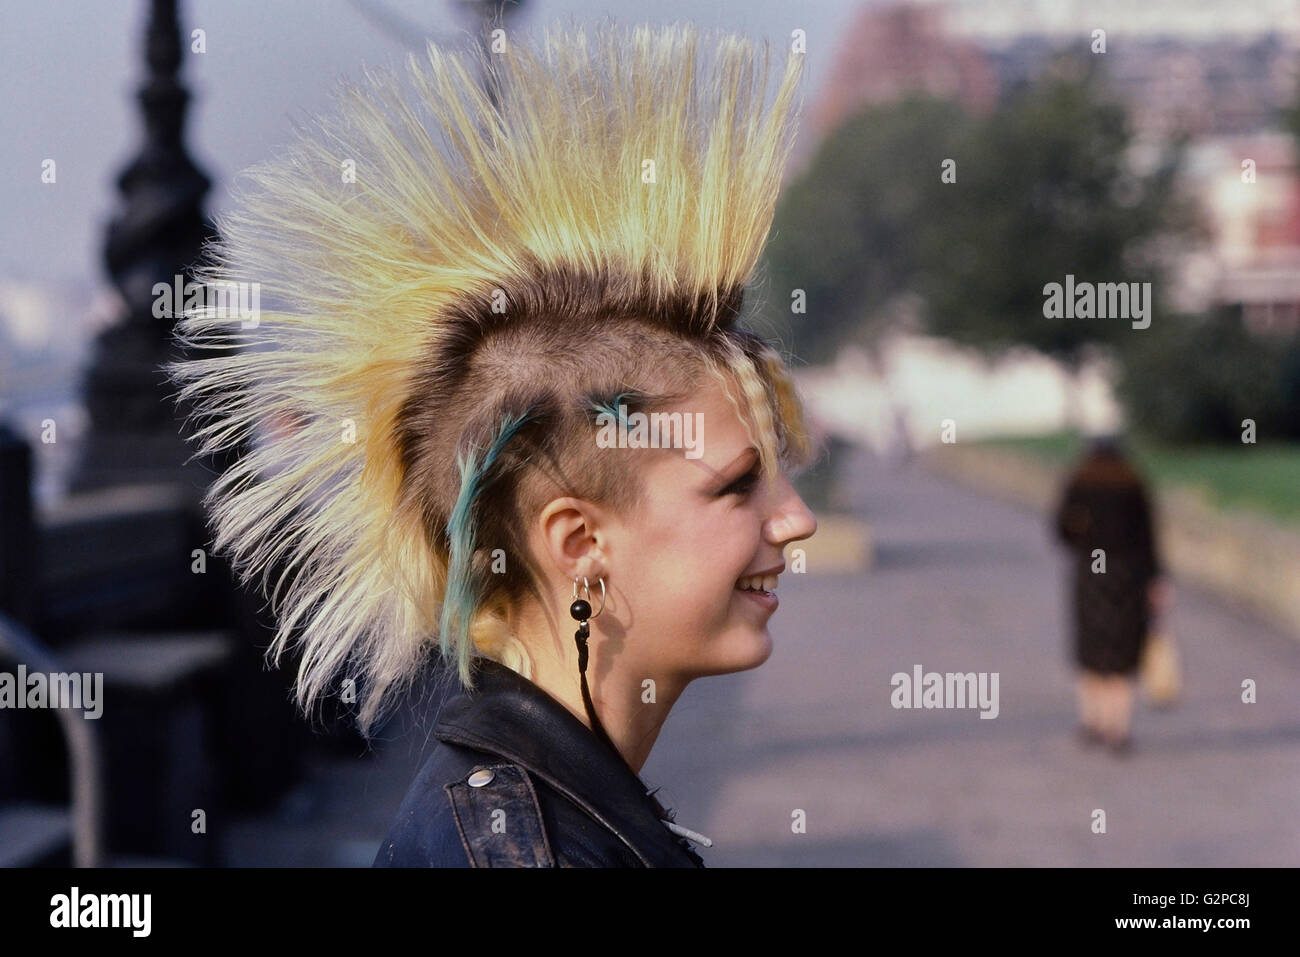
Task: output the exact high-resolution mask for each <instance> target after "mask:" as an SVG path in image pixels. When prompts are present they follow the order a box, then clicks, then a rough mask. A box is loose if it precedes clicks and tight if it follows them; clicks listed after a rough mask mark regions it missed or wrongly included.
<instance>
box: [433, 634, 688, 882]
mask: <svg viewBox="0 0 1300 957" xmlns="http://www.w3.org/2000/svg"><path fill="white" fill-rule="evenodd" d="M474 677H475V681H474V683H475V690H474V691H473V692H462V693H461V694H458V695H454V696H452V697H451V698H449V699H448V700H447V701H446V703H445V704H444V705H443V707H442V711H441V713H440V714H439V717H438V722H437V724H436V725H435V727H434V729H433V733H434V736H435V737H437V738H438V739H439V740H440V741H447V742H450V743H452V744H459V745H463V746H465V747H470V748H476V749H478V750H482V751H488V752H490V753H493V754H498V755H500V756H502V757H503V758H506V759H507V760H509V761H512V762H514V763H516V764H519V765H521V766H523V767H524V768H526V769H527V770H528V771H530V772H531V773H533V774H535V775H537V776H538V777H539V778H541V779H542V780H543V781H545V782H546V783H547V784H549V785H550V786H551V787H552V788H554V789H555V790H557V791H559V792H560V793H562V794H564V795H565V796H566V797H568V798H570V799H571V800H573V801H574V802H576V803H577V804H578V805H579V806H581V807H582V808H583V809H584V810H586V811H587V813H589V814H591V815H592V816H593V817H595V818H596V819H597V820H598V821H600V822H601V823H602V824H603V825H605V826H606V827H608V828H609V829H610V830H611V831H613V832H614V833H615V834H617V835H618V837H619V838H620V839H622V841H623V842H624V843H625V844H626V845H627V846H628V847H629V848H630V849H631V850H632V852H633V853H634V854H636V856H637V857H638V858H639V859H640V860H641V861H642V863H644V864H645V865H647V866H649V867H668V866H674V865H676V866H680V865H681V864H682V862H683V858H684V857H685V856H687V854H689V855H690V856H691V858H692V859H693V860H698V858H697V857H696V856H695V855H694V852H692V851H690V850H689V848H687V847H686V846H685V844H684V843H679V841H678V839H677V838H676V837H675V835H673V833H672V832H671V831H669V830H668V828H667V827H665V826H664V823H663V822H664V820H667V819H668V816H667V813H666V812H665V811H664V809H663V807H662V805H660V804H659V802H658V801H657V800H655V798H654V797H653V796H652V795H650V794H648V793H647V788H646V787H645V785H644V783H642V781H641V779H640V777H639V776H637V774H636V773H635V772H633V770H632V769H631V768H630V767H628V765H627V762H626V761H624V760H623V758H622V757H621V756H620V755H618V754H616V753H615V752H613V751H611V750H610V749H609V748H608V747H607V746H606V745H605V744H604V743H603V742H601V741H600V739H599V738H597V737H596V736H595V735H594V734H593V733H592V731H591V729H589V728H588V727H587V726H586V725H585V724H583V723H582V722H581V721H579V720H578V719H577V718H576V717H575V716H574V715H573V714H571V713H570V712H569V710H568V709H567V708H565V707H564V705H562V704H560V702H558V701H556V700H555V699H554V698H553V697H551V696H550V695H549V694H547V693H546V692H545V691H543V690H542V689H541V688H539V687H538V686H537V685H535V684H533V683H532V682H531V681H529V680H528V679H526V678H524V677H523V676H522V675H520V674H518V673H517V672H515V671H513V670H511V669H510V668H507V667H506V666H505V665H503V664H500V663H499V662H496V661H493V660H491V659H489V658H482V657H480V658H476V659H475V665H474Z"/></svg>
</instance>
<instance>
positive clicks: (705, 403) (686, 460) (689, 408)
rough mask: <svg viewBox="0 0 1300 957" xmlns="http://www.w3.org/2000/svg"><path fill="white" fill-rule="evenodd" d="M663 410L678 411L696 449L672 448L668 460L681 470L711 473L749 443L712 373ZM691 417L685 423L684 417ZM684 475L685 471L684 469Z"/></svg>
mask: <svg viewBox="0 0 1300 957" xmlns="http://www.w3.org/2000/svg"><path fill="white" fill-rule="evenodd" d="M731 388H732V390H733V392H734V393H735V395H736V402H740V401H741V396H740V392H739V389H738V388H737V387H736V386H735V385H734V384H732V385H731ZM662 411H664V412H668V413H680V414H681V415H682V420H683V426H684V428H686V427H689V428H690V429H691V430H692V431H691V438H692V439H693V441H694V443H696V445H695V449H693V450H689V451H690V454H689V455H688V454H687V451H688V450H687V449H677V448H675V449H673V450H672V454H671V456H669V458H671V460H672V461H673V462H674V463H675V465H676V466H678V467H679V468H681V469H683V470H690V471H691V472H695V471H698V470H701V469H703V471H705V472H707V473H709V474H713V473H715V472H717V471H719V470H721V469H725V468H726V467H727V466H728V465H730V464H732V463H733V462H734V461H735V459H736V457H737V456H738V455H740V454H741V453H742V452H743V451H744V450H745V449H747V448H748V447H749V446H750V445H751V444H752V442H751V439H750V435H749V431H748V430H747V429H746V427H745V421H744V420H743V419H741V417H740V413H739V411H738V410H737V408H736V403H735V402H732V400H731V399H730V398H728V397H727V394H726V392H724V391H723V388H722V384H721V383H720V382H718V380H717V379H715V378H714V377H712V376H707V377H705V378H704V379H703V380H702V381H701V382H700V384H699V386H698V387H697V388H696V389H695V391H693V392H692V393H690V394H688V395H687V396H685V397H683V398H681V399H678V400H677V401H675V402H672V403H668V404H666V405H665V406H664V407H663V409H662ZM687 416H690V417H691V421H690V423H689V424H688V423H687V422H686V417H687ZM683 474H685V472H683Z"/></svg>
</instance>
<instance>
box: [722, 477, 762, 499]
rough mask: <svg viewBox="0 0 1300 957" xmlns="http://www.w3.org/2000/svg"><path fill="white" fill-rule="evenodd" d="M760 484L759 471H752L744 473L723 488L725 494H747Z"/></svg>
mask: <svg viewBox="0 0 1300 957" xmlns="http://www.w3.org/2000/svg"><path fill="white" fill-rule="evenodd" d="M757 484H758V472H757V471H752V472H747V473H745V474H744V475H742V476H741V477H740V478H738V479H736V481H734V482H732V483H731V484H730V485H728V486H727V487H726V488H724V489H723V490H722V494H723V495H747V494H749V493H750V492H752V491H753V490H754V486H755V485H757Z"/></svg>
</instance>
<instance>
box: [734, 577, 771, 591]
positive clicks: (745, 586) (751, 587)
mask: <svg viewBox="0 0 1300 957" xmlns="http://www.w3.org/2000/svg"><path fill="white" fill-rule="evenodd" d="M776 579H777V576H776V575H750V576H748V577H746V578H742V579H740V581H738V582H737V583H736V587H737V588H739V589H741V590H742V591H776Z"/></svg>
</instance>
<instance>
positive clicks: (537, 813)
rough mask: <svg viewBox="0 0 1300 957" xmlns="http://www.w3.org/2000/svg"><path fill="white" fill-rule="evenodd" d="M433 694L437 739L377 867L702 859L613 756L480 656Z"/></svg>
mask: <svg viewBox="0 0 1300 957" xmlns="http://www.w3.org/2000/svg"><path fill="white" fill-rule="evenodd" d="M475 684H476V688H475V691H474V692H473V693H472V694H470V693H467V692H464V691H463V690H462V691H460V692H459V693H458V694H455V695H454V696H452V697H450V698H449V699H448V700H447V701H446V702H445V703H444V705H443V707H442V710H441V712H440V714H439V716H438V720H437V723H436V724H435V726H434V730H433V734H434V737H436V738H437V740H438V744H437V745H436V746H435V748H434V750H433V752H432V753H431V754H430V755H429V757H428V759H427V760H426V761H425V763H424V766H423V768H422V769H421V770H420V773H419V775H418V776H417V777H416V779H415V782H414V783H413V784H412V785H411V788H410V791H409V792H408V793H407V795H406V799H405V800H404V801H403V802H402V806H401V808H400V809H399V811H398V813H397V820H396V822H395V823H394V824H393V827H392V829H391V830H390V831H389V833H388V837H387V838H386V839H385V840H384V843H383V844H382V845H381V846H380V849H379V854H378V855H377V856H376V858H375V863H374V866H376V867H703V866H704V862H703V861H702V860H701V859H700V857H699V856H698V855H697V854H695V852H694V851H692V850H691V849H690V845H689V844H687V843H686V841H685V839H684V838H681V837H678V836H677V835H676V834H674V833H673V832H672V831H671V830H669V829H668V828H667V827H666V826H665V824H664V821H665V820H670V819H671V815H670V814H669V812H667V811H666V810H665V809H664V808H663V806H662V805H661V804H660V803H659V802H658V801H657V800H655V798H654V796H653V795H652V794H650V793H649V792H648V790H647V789H646V787H645V785H644V784H643V783H642V782H641V779H640V777H638V776H637V775H636V774H635V773H634V772H633V771H632V769H631V768H630V767H629V766H628V765H627V763H626V762H625V761H624V760H623V758H622V757H621V756H620V755H619V754H617V753H616V752H615V751H613V750H612V749H610V748H609V747H608V746H607V745H605V744H604V743H602V742H601V741H600V739H599V738H597V737H596V736H595V735H594V734H593V733H592V732H591V730H590V729H589V728H588V727H587V726H586V725H585V724H583V723H582V722H581V721H579V720H578V719H577V718H576V717H574V716H573V714H571V713H570V712H569V710H568V709H567V708H565V707H564V706H563V705H562V704H560V703H559V702H558V701H556V700H555V699H554V698H552V697H551V696H550V695H548V694H547V693H546V692H544V691H543V690H542V689H541V688H539V687H537V686H536V685H534V684H533V683H532V682H530V681H528V680H527V679H525V678H524V677H522V676H521V675H519V674H518V673H516V672H515V671H512V670H511V669H509V668H507V667H506V666H504V665H502V664H499V663H497V662H495V661H492V660H490V659H487V658H479V659H477V660H476V665H475Z"/></svg>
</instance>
